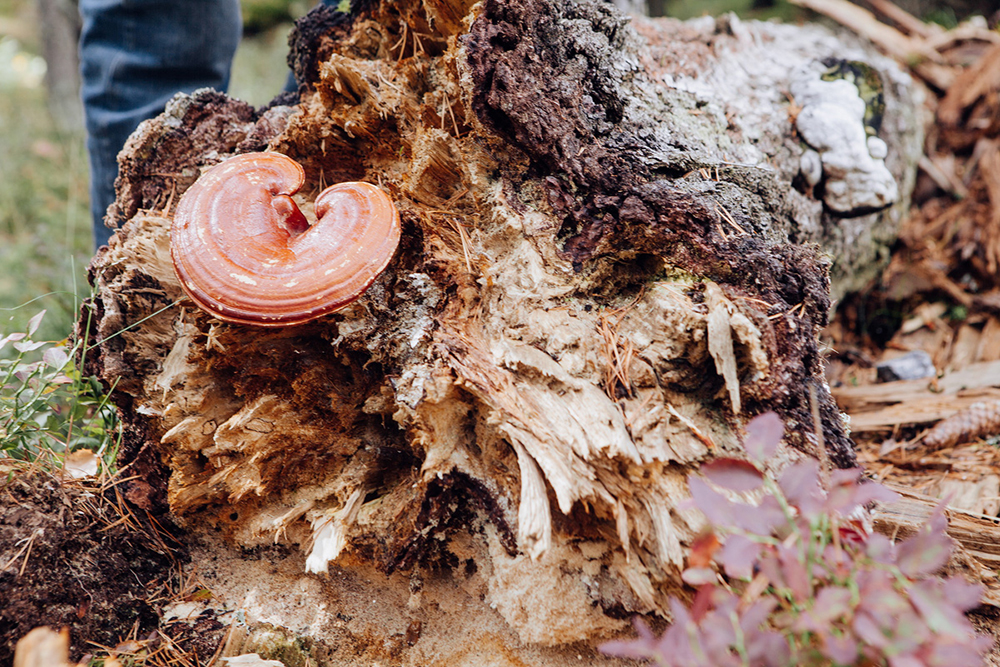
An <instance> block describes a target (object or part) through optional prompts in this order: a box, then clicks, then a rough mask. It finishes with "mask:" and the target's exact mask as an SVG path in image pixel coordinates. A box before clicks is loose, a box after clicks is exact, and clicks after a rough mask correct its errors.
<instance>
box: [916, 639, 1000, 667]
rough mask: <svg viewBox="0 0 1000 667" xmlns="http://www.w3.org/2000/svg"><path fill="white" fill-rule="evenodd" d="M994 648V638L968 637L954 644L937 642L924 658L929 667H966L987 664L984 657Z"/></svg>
mask: <svg viewBox="0 0 1000 667" xmlns="http://www.w3.org/2000/svg"><path fill="white" fill-rule="evenodd" d="M991 648H993V638H992V637H984V636H975V637H974V636H971V635H970V636H968V637H965V638H964V639H962V640H958V641H953V642H944V641H941V640H939V641H936V642H934V644H932V645H931V647H930V654H929V655H926V656H925V657H924V663H926V664H927V665H928V666H929V667H960V666H961V667H964V666H965V665H969V666H970V667H971V666H976V667H978V666H979V665H984V664H986V663H985V661H984V660H983V656H984V655H985V654H986V653H987V652H988V651H989V650H990V649H991Z"/></svg>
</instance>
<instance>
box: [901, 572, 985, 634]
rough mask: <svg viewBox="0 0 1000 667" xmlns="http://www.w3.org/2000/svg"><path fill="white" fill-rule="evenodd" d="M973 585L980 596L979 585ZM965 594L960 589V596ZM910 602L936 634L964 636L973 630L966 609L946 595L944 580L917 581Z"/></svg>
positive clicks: (911, 589)
mask: <svg viewBox="0 0 1000 667" xmlns="http://www.w3.org/2000/svg"><path fill="white" fill-rule="evenodd" d="M962 583H964V582H962ZM967 585H968V586H971V585H970V584H967ZM971 587H972V588H973V589H974V590H976V593H977V597H978V593H979V590H978V588H979V587H978V586H971ZM963 594H964V591H959V597H963ZM910 602H911V603H912V604H913V606H914V607H915V608H916V610H917V611H918V612H920V615H921V617H923V619H924V622H925V623H926V624H927V627H929V628H930V629H931V631H932V632H934V633H935V634H936V635H951V636H953V637H962V636H964V635H966V634H969V633H971V631H972V626H971V625H970V624H969V621H968V620H967V619H966V618H965V614H964V613H963V612H964V609H963V608H962V607H960V606H959V605H957V604H956V603H955V601H953V600H951V599H949V598H948V597H947V596H946V595H945V590H944V582H942V581H941V580H940V579H925V580H923V581H918V582H916V583H915V584H914V585H913V586H911V587H910Z"/></svg>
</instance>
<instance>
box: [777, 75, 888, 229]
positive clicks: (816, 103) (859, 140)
mask: <svg viewBox="0 0 1000 667" xmlns="http://www.w3.org/2000/svg"><path fill="white" fill-rule="evenodd" d="M791 92H792V95H793V97H794V98H795V102H796V104H798V105H800V106H801V107H802V110H801V111H800V112H799V114H798V117H797V118H796V121H795V127H796V129H798V131H799V134H800V135H801V136H802V138H803V139H804V140H805V142H806V143H807V144H809V146H811V147H812V148H814V149H815V150H816V152H817V153H818V154H819V162H820V163H821V165H822V177H823V178H824V179H826V182H825V187H824V194H823V201H824V203H825V204H826V205H827V206H828V207H829V208H830V209H831V210H833V211H835V212H837V213H842V214H851V213H854V212H862V211H866V210H877V209H880V208H884V207H886V206H888V205H889V204H892V203H893V202H895V201H896V200H897V199H899V188H898V187H897V186H896V180H895V179H894V178H893V177H892V173H890V172H889V170H888V169H887V168H886V166H885V162H884V158H885V156H886V154H887V153H888V148H887V146H886V144H885V142H884V141H882V140H881V139H879V138H878V137H868V136H867V134H866V132H865V124H864V118H865V103H864V100H862V99H861V96H860V95H859V94H858V89H857V87H856V86H855V85H854V84H853V83H851V82H850V81H846V80H844V79H837V80H834V81H823V80H822V79H820V78H819V74H818V73H817V72H816V71H808V72H805V73H803V74H802V75H800V76H799V77H798V78H796V79H795V80H793V81H792V84H791ZM807 155H808V157H807ZM814 161H815V157H814V156H813V155H809V151H807V152H806V154H804V155H803V156H802V162H801V167H802V174H803V177H804V178H805V179H806V181H807V182H809V183H811V184H813V185H814V184H815V183H813V181H814V179H815V181H816V182H817V183H818V182H819V180H818V176H817V172H816V165H815V163H814Z"/></svg>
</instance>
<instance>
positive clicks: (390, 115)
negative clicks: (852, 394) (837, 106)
mask: <svg viewBox="0 0 1000 667" xmlns="http://www.w3.org/2000/svg"><path fill="white" fill-rule="evenodd" d="M824 61H825V62H824ZM290 62H291V63H292V64H293V67H294V71H295V73H296V75H297V78H298V79H299V81H300V82H301V87H300V96H299V99H298V101H297V102H296V103H290V102H289V100H277V101H276V102H275V103H274V104H273V105H272V106H270V107H269V108H267V109H265V110H255V109H253V108H252V107H250V106H249V105H247V104H245V103H243V102H239V101H237V100H232V99H229V98H227V97H225V96H224V95H222V94H219V93H216V92H212V91H201V92H199V93H196V94H195V95H193V96H182V97H178V98H176V99H175V100H174V101H173V102H172V103H171V104H170V106H169V107H168V109H167V111H166V112H165V113H164V114H163V115H161V116H159V117H158V118H156V119H154V120H151V121H148V122H146V123H144V124H143V125H142V126H141V127H140V128H139V130H138V131H137V132H136V133H135V134H134V135H133V136H132V138H131V139H130V141H129V143H128V145H127V146H126V148H125V150H124V151H123V153H122V155H121V156H120V161H121V177H120V180H119V182H118V199H117V202H116V204H115V205H114V206H113V207H112V209H111V211H110V217H111V218H112V219H116V220H118V221H121V222H123V226H122V228H121V229H120V231H119V232H118V233H117V235H116V236H115V237H114V238H113V239H112V241H111V244H110V246H109V247H108V248H106V249H105V250H103V251H102V252H100V253H99V254H98V256H97V257H96V258H95V260H94V262H93V263H92V265H91V269H90V275H91V280H92V282H93V284H94V286H95V287H96V289H97V293H96V296H95V298H94V299H93V300H92V301H91V302H90V303H89V307H88V309H87V310H86V311H85V314H84V318H83V319H81V323H82V326H81V331H82V332H85V333H86V335H88V336H89V337H90V340H92V341H94V342H96V344H97V345H98V349H99V355H97V356H94V357H92V358H91V359H90V360H89V363H91V364H92V366H91V368H92V369H94V370H96V371H97V372H99V373H100V375H101V377H102V378H103V379H104V380H105V381H106V382H107V383H108V384H109V386H111V387H113V393H112V400H114V401H115V403H116V404H117V405H118V407H119V409H120V413H121V416H122V420H123V422H124V425H125V438H124V441H123V446H122V451H121V462H122V464H123V465H126V466H128V468H127V470H126V476H129V475H133V474H138V475H139V476H140V477H139V478H138V479H135V480H133V481H130V482H127V483H126V486H127V489H128V492H127V495H128V497H129V499H130V500H132V501H133V502H134V503H136V504H137V505H138V506H140V507H142V508H144V509H146V510H148V511H150V512H154V513H156V512H161V513H162V512H165V511H169V514H170V515H171V517H172V518H173V519H174V520H175V521H176V522H178V523H180V524H181V525H183V526H184V527H186V529H187V530H188V531H189V534H188V541H189V542H190V543H191V544H192V553H193V554H194V558H195V562H196V563H198V571H199V574H200V576H202V577H203V578H207V581H209V583H210V587H211V589H212V591H213V594H214V595H215V597H216V600H217V601H219V602H220V604H225V605H227V606H228V607H229V608H236V607H239V608H240V610H241V612H242V613H244V614H245V616H243V617H242V618H244V619H246V620H247V622H248V624H249V625H247V626H243V625H240V626H239V629H237V628H236V627H235V626H234V630H233V632H234V635H233V636H232V637H231V638H230V645H229V647H228V648H227V649H226V650H227V652H229V653H235V652H239V651H247V652H249V651H252V650H256V651H257V652H260V653H262V654H263V653H269V654H270V655H272V656H274V655H277V654H278V653H280V651H279V648H280V646H283V647H285V648H287V649H288V650H292V649H291V648H289V647H291V646H293V645H294V646H295V647H297V648H295V650H296V651H305V652H307V653H308V654H309V655H310V656H311V657H312V659H314V660H318V661H319V662H320V663H323V662H328V663H329V664H352V665H353V664H359V665H360V664H365V665H367V664H371V663H372V662H373V661H381V662H382V663H383V664H386V663H388V664H414V665H416V664H480V663H483V664H485V663H487V662H488V663H489V664H493V665H497V664H570V663H572V664H578V659H579V657H580V656H585V657H584V659H585V660H587V661H589V662H591V663H594V662H597V661H600V660H602V659H603V660H609V659H607V658H602V657H601V656H600V655H599V654H597V653H596V649H595V647H596V646H597V645H598V643H599V642H600V641H602V640H603V639H605V638H607V637H608V636H611V635H613V634H615V633H620V632H621V631H623V630H627V625H628V619H629V618H630V617H631V616H632V615H634V614H651V615H659V616H662V617H667V615H668V614H667V602H668V599H669V598H670V597H671V596H681V597H687V596H688V595H689V591H687V590H685V588H684V586H683V584H682V583H681V581H680V576H679V575H680V572H681V570H682V569H683V567H684V562H685V552H686V548H687V546H688V545H689V544H690V542H691V540H692V538H693V537H694V536H695V535H696V534H697V533H698V531H699V529H700V528H701V526H702V525H703V519H702V518H701V517H700V515H698V514H697V512H696V511H694V510H693V509H691V508H690V507H688V506H687V505H686V504H685V499H686V498H687V497H688V491H687V482H686V479H687V476H688V475H689V474H691V473H692V472H694V471H696V470H697V465H698V464H699V463H701V462H703V461H706V460H710V459H711V458H712V457H715V456H718V455H727V456H730V455H735V453H736V452H737V451H738V441H739V439H740V437H741V436H740V434H741V429H742V425H743V424H744V423H745V421H746V420H747V419H748V418H749V417H750V416H752V415H755V414H758V413H761V412H764V411H767V410H775V411H777V412H778V414H779V415H780V416H781V417H782V419H783V420H784V421H785V424H786V426H787V429H788V438H787V441H786V443H785V444H784V445H783V446H782V449H781V456H780V457H779V459H780V460H779V461H776V462H775V466H781V465H783V464H784V463H787V462H788V461H794V460H796V459H799V458H801V457H804V456H813V457H820V458H822V459H824V460H826V461H828V462H830V463H831V464H832V465H835V466H841V467H846V466H852V465H854V464H855V458H854V454H853V450H852V445H851V441H850V439H849V435H848V432H847V429H846V428H845V424H844V422H843V420H842V418H841V415H840V412H839V411H838V410H837V407H836V405H835V404H834V402H833V401H832V399H831V397H830V394H829V391H828V390H827V388H826V385H825V382H824V380H823V372H822V353H821V350H820V347H819V343H818V339H817V334H818V331H819V330H820V328H821V327H822V326H824V325H825V324H826V322H827V317H828V313H829V312H830V309H831V299H830V280H829V277H828V271H829V269H830V265H831V264H830V261H829V260H828V259H827V257H828V255H827V254H825V252H828V253H830V254H832V255H833V257H834V259H833V267H834V272H835V274H836V275H837V278H838V282H837V289H838V290H839V292H840V293H843V291H845V290H847V289H850V288H852V287H854V286H856V283H857V280H858V278H857V276H858V275H862V274H863V275H872V273H873V272H874V271H875V268H871V267H870V266H869V265H871V264H873V262H874V263H877V258H878V255H879V253H880V252H882V251H883V250H884V248H885V246H886V244H887V243H889V242H891V241H890V240H891V238H892V236H893V234H894V229H895V224H896V223H897V222H898V219H899V216H900V214H901V211H903V210H905V208H906V200H907V193H908V192H909V188H910V187H911V185H912V181H913V176H914V165H915V163H916V159H917V156H919V153H920V131H919V123H918V122H917V121H916V110H915V109H916V102H915V99H914V98H915V95H914V91H913V89H912V84H910V83H909V80H908V78H907V77H906V76H905V75H904V74H902V73H901V72H900V71H899V70H897V69H896V68H895V67H894V66H892V65H891V64H890V63H888V62H887V61H885V60H884V59H881V58H879V57H878V56H876V55H874V54H872V53H871V52H870V50H867V49H865V48H863V47H861V46H859V45H857V44H853V43H851V42H850V40H848V39H847V38H843V37H840V38H838V37H836V36H834V35H832V34H830V33H829V32H827V31H826V30H824V29H821V28H818V27H814V26H799V27H793V26H781V25H774V24H750V23H741V22H740V21H738V20H737V19H735V18H731V17H729V18H722V19H719V20H710V19H705V20H700V21H695V22H691V23H679V22H675V21H671V20H646V19H632V20H630V19H627V18H625V17H624V16H623V15H621V14H620V13H618V12H617V11H616V10H615V9H614V8H613V7H612V6H611V5H608V4H603V3H599V2H578V1H577V0H531V1H526V2H519V3H505V2H499V1H496V0H487V1H486V2H483V3H479V4H475V5H474V6H473V4H472V3H471V2H464V1H463V0H423V1H422V2H398V3H389V2H385V3H377V2H367V3H360V9H358V8H356V10H355V12H354V13H352V14H350V15H348V14H343V13H337V12H333V11H331V10H327V9H322V8H321V9H319V10H317V11H315V12H313V13H312V14H310V15H309V16H307V17H306V18H304V19H303V20H301V21H300V23H299V24H298V26H297V28H296V32H295V33H294V36H293V44H292V54H291V56H290ZM741 63H744V64H746V66H743V65H741ZM751 65H752V66H751ZM848 79H849V84H850V86H851V87H852V88H853V90H855V91H857V90H858V89H859V87H860V88H862V89H864V90H866V91H868V97H867V102H866V103H865V105H864V110H865V114H864V120H863V121H862V120H861V119H860V118H858V119H857V123H858V124H859V125H858V127H854V128H853V130H852V131H860V132H861V135H860V136H861V137H862V141H864V140H865V137H866V136H877V137H878V138H880V139H881V141H883V142H884V145H885V146H886V147H887V149H888V150H887V155H886V156H885V158H884V163H883V162H882V160H881V158H879V157H877V153H878V151H877V150H873V151H871V155H865V156H862V158H859V164H860V162H864V161H865V160H868V159H869V158H870V159H871V160H872V161H873V162H872V165H874V166H872V167H871V169H873V170H876V168H877V167H878V166H879V165H880V164H881V165H882V167H881V168H882V170H884V171H885V173H888V174H891V177H890V178H891V180H892V181H893V184H894V185H895V187H896V188H897V193H896V198H895V199H894V200H892V201H885V202H882V203H881V204H878V206H875V207H869V206H868V205H867V204H865V203H864V202H865V201H871V199H870V197H869V195H872V193H871V192H867V191H864V192H858V191H848V195H850V196H851V197H854V196H855V195H857V198H858V199H857V201H860V202H862V203H861V204H859V205H858V207H857V208H856V209H855V210H834V209H833V208H832V206H833V205H832V204H829V203H828V202H827V201H826V200H825V199H824V197H826V196H827V195H829V194H830V193H834V191H840V190H844V188H845V187H846V186H843V187H842V186H839V185H835V183H836V182H839V181H841V180H843V181H845V182H846V181H847V180H849V179H850V178H853V179H855V180H854V181H853V182H854V183H855V185H854V186H852V187H856V188H857V187H858V186H857V180H858V174H859V173H860V172H856V171H852V170H856V169H862V167H857V165H851V164H848V165H839V166H838V163H837V159H836V158H837V156H838V154H835V152H836V151H837V150H840V148H842V147H837V146H834V148H830V147H829V146H827V147H825V148H824V146H826V144H823V146H821V145H815V144H816V143H819V144H822V143H823V141H822V140H813V141H814V142H815V143H814V144H813V145H807V143H806V142H805V141H804V139H803V138H802V137H800V136H799V133H797V131H796V127H798V129H799V131H800V132H801V133H802V135H803V136H804V135H805V134H806V133H807V132H808V131H811V130H808V129H806V130H804V129H803V128H804V127H806V126H803V125H802V124H801V123H800V120H801V117H802V115H803V114H806V113H807V111H809V109H810V107H809V104H794V103H793V102H794V100H790V99H789V96H794V93H793V91H792V89H793V88H795V89H797V90H798V89H801V90H805V91H807V92H808V91H809V90H813V89H817V88H823V86H822V84H823V83H834V87H841V86H842V83H841V84H838V83H835V82H837V81H840V82H844V81H845V80H848ZM816 82H819V83H816ZM810 94H811V93H810ZM848 97H850V96H848ZM861 97H862V98H865V95H861ZM857 98H858V96H857V95H856V94H855V97H854V98H853V99H857ZM810 99H812V98H810ZM811 103H813V104H820V103H825V102H822V101H821V102H815V100H814V101H813V102H811ZM850 103H851V102H850V100H848V103H847V104H848V106H850ZM812 111H813V112H815V111H816V108H815V107H814V108H813V109H812ZM796 114H798V117H797V116H796ZM820 115H821V116H822V114H820ZM833 115H836V114H833ZM862 123H863V124H862ZM859 128H860V129H859ZM866 128H867V129H866ZM866 132H867V134H866ZM848 134H850V133H848ZM851 136H855V135H851ZM834 143H836V142H834ZM848 143H849V142H848ZM876 143H877V142H876ZM260 150H274V151H278V152H281V153H284V154H286V155H288V156H290V157H293V158H294V159H296V160H298V161H299V162H300V163H301V164H302V165H303V166H304V168H305V172H306V178H307V184H306V188H305V189H304V190H303V192H304V193H305V194H304V196H303V197H302V203H303V204H306V203H307V202H308V201H311V199H312V197H314V196H315V193H316V192H318V191H319V190H320V189H322V188H323V187H325V186H326V185H328V184H331V183H336V182H339V181H348V180H366V181H369V182H371V183H374V184H377V185H379V186H380V187H381V188H383V189H384V190H385V191H386V192H387V193H389V194H390V196H391V197H392V198H393V200H394V201H395V202H396V206H397V207H398V209H399V211H400V216H401V220H402V228H403V233H402V237H403V240H402V243H401V245H400V249H399V251H398V253H397V255H396V257H395V258H394V259H393V261H392V262H391V264H390V265H389V268H388V270H387V271H386V272H385V273H384V274H383V275H382V276H381V277H380V278H379V279H378V280H377V281H376V282H375V284H374V285H373V286H372V287H371V288H370V289H369V290H368V291H367V292H366V293H365V294H364V295H363V296H362V297H361V298H360V299H359V300H358V301H356V302H355V303H354V304H352V305H351V306H349V307H348V308H346V309H344V310H342V311H340V312H338V313H336V314H333V315H329V316H326V317H324V318H321V319H319V320H315V321H312V322H309V323H306V324H301V325H297V326H292V327H286V328H267V329H263V328H255V327H251V326H245V325H234V324H227V323H223V322H220V321H218V320H214V319H212V318H211V317H210V316H209V315H207V314H206V313H204V312H202V311H200V310H198V309H197V308H196V307H194V305H193V304H192V303H191V302H190V301H188V300H186V299H185V297H184V295H183V292H182V291H181V288H180V285H179V282H178V279H177V277H176V275H175V274H174V271H173V268H172V265H171V260H170V249H169V229H170V224H171V217H172V213H173V210H174V207H175V206H176V204H177V201H178V198H179V197H180V196H181V195H182V193H183V192H184V191H185V189H186V188H188V187H189V186H190V185H191V184H192V183H193V182H194V180H195V179H196V177H197V176H198V174H199V171H200V170H202V169H204V168H206V167H209V166H211V165H213V164H216V163H217V162H219V161H220V160H221V159H223V158H225V157H227V156H229V155H232V154H237V153H244V152H250V151H260ZM845 150H848V149H845ZM808 151H812V153H815V154H816V155H812V154H811V153H808ZM830 151H834V152H830ZM803 155H807V157H806V158H803ZM813 157H815V158H819V159H820V164H821V166H822V169H821V170H820V172H818V175H817V174H815V173H809V172H808V170H809V169H810V168H812V167H811V166H810V164H809V159H811V158H813ZM865 164H867V162H865ZM864 168H868V167H864ZM872 174H876V172H875V171H872V172H871V174H869V177H867V178H868V182H869V185H870V183H871V182H874V181H877V180H878V178H882V176H884V174H883V172H878V174H877V175H872ZM863 175H864V174H862V176H863ZM862 180H864V178H862ZM869 185H863V186H861V190H865V188H866V187H869ZM838 189H839V190H838ZM831 196H832V195H831ZM873 196H881V195H878V193H876V195H873ZM866 197H868V199H866ZM852 201H853V200H852ZM817 242H818V243H822V244H824V248H825V249H826V250H825V251H824V250H823V249H821V248H820V246H818V245H816V243H817ZM865 272H868V273H865ZM811 396H813V397H815V398H814V399H812V400H814V401H815V402H816V405H815V407H818V412H819V415H820V419H821V422H822V424H821V427H822V431H823V433H822V435H823V438H822V439H821V440H820V439H818V438H817V434H816V433H815V426H816V424H814V420H813V417H812V414H813V408H814V405H813V403H812V402H811V398H810V397H811ZM820 442H822V443H825V450H824V451H821V450H820V446H819V443H820ZM233 547H236V548H237V549H234V548H233ZM307 570H308V571H309V572H310V573H307ZM314 573H326V574H319V575H317V574H314ZM289 637H292V638H298V639H297V640H296V641H291V640H290V639H289ZM303 638H304V640H303ZM303 642H304V643H303ZM276 647H279V648H276ZM281 650H284V649H281ZM286 664H292V663H291V662H286Z"/></svg>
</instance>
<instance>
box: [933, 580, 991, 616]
mask: <svg viewBox="0 0 1000 667" xmlns="http://www.w3.org/2000/svg"><path fill="white" fill-rule="evenodd" d="M943 593H944V597H945V599H946V600H948V601H949V602H950V603H951V604H953V605H955V606H956V607H958V608H959V609H960V610H962V611H969V610H970V609H974V608H976V607H978V606H979V603H980V601H981V600H982V598H983V587H982V586H981V585H979V584H970V583H969V582H967V581H966V580H965V579H962V578H961V577H948V578H947V579H945V580H944V585H943Z"/></svg>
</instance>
